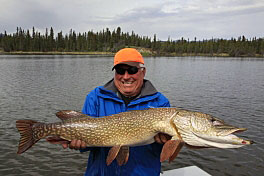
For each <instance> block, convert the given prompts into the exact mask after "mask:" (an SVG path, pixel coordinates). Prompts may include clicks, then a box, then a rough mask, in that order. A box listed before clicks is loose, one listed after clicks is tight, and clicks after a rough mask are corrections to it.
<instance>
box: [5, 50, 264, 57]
mask: <svg viewBox="0 0 264 176" xmlns="http://www.w3.org/2000/svg"><path fill="white" fill-rule="evenodd" d="M141 54H142V55H143V56H144V57H148V56H150V57H151V56H153V57H162V56H165V57H197V56H198V57H199V56H204V57H257V58H264V55H260V54H255V55H254V56H252V55H250V56H248V55H241V56H230V55H229V54H228V53H213V54H209V53H160V54H157V53H156V52H151V51H143V52H141ZM0 55H101V56H114V55H115V53H113V52H103V51H85V52H59V51H52V52H49V51H48V52H34V51H28V52H25V51H12V52H4V51H1V50H0Z"/></svg>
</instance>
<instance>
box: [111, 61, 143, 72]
mask: <svg viewBox="0 0 264 176" xmlns="http://www.w3.org/2000/svg"><path fill="white" fill-rule="evenodd" d="M117 65H129V66H136V67H137V66H140V67H142V66H143V65H144V64H142V63H140V62H120V63H118V64H116V65H115V66H114V67H113V68H112V71H113V70H114V69H115V67H116V66H117Z"/></svg>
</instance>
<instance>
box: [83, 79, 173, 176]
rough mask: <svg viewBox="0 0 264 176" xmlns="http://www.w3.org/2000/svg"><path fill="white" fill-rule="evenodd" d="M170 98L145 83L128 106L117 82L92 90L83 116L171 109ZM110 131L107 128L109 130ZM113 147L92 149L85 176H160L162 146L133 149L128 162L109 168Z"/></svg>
mask: <svg viewBox="0 0 264 176" xmlns="http://www.w3.org/2000/svg"><path fill="white" fill-rule="evenodd" d="M169 106H170V103H169V101H168V99H167V98H166V97H165V96H163V95H162V94H161V93H160V92H157V91H156V89H155V88H154V87H153V85H152V84H151V83H150V81H147V80H144V86H143V88H142V91H141V94H140V95H139V97H137V98H136V99H134V100H132V101H131V102H130V103H129V104H128V105H126V104H125V103H124V101H123V100H122V99H121V98H120V97H119V96H118V91H117V90H116V88H115V86H114V85H113V80H111V81H110V82H108V83H107V84H106V85H105V86H100V87H97V88H95V89H94V90H93V91H91V92H90V93H89V94H88V95H87V97H86V100H85V103H84V106H83V110H82V111H83V113H84V114H87V115H90V116H93V117H100V116H109V115H112V114H117V113H120V112H124V111H128V110H143V109H146V108H150V107H169ZM106 130H107V129H106ZM109 149H110V148H109V147H89V148H87V149H86V150H90V155H89V160H88V164H87V169H86V173H85V175H89V176H95V175H96V176H97V175H98V176H103V175H109V176H114V175H125V176H130V175H133V176H135V175H140V176H144V175H148V176H149V175H150V176H155V175H156V176H158V175H160V168H161V163H160V153H161V149H162V145H161V144H158V143H153V144H149V145H145V146H137V147H130V149H129V159H128V162H127V163H126V164H125V165H123V166H121V167H120V166H119V165H118V164H117V162H116V160H114V161H113V162H112V163H111V164H110V165H109V166H107V165H106V157H107V154H108V151H109Z"/></svg>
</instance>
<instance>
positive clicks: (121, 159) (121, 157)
mask: <svg viewBox="0 0 264 176" xmlns="http://www.w3.org/2000/svg"><path fill="white" fill-rule="evenodd" d="M128 157H129V147H128V146H122V147H121V149H120V151H119V152H118V154H117V156H116V160H117V163H118V165H119V166H122V165H124V164H126V163H127V161H128Z"/></svg>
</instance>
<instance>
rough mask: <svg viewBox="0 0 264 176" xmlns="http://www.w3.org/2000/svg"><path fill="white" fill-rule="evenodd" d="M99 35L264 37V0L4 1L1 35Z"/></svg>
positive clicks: (0, 6) (0, 3)
mask: <svg viewBox="0 0 264 176" xmlns="http://www.w3.org/2000/svg"><path fill="white" fill-rule="evenodd" d="M17 26H18V27H22V28H23V29H32V27H33V26H34V27H35V28H36V29H37V30H38V31H40V32H44V31H45V28H50V27H53V29H54V30H55V32H59V31H62V32H63V33H64V34H65V33H69V31H70V29H73V30H75V31H76V32H86V31H89V30H93V31H100V30H102V29H105V28H109V29H110V30H111V31H112V30H113V29H116V28H117V27H118V26H119V27H121V30H122V31H123V32H129V33H131V31H132V30H133V31H134V32H135V33H136V34H139V35H140V36H149V37H152V38H153V35H154V34H156V35H157V38H158V39H161V40H166V39H168V37H170V38H171V39H174V40H176V39H179V38H181V37H184V38H189V39H190V40H193V39H194V37H197V39H210V38H212V37H213V38H225V39H230V38H231V37H235V38H236V37H238V36H241V35H245V36H246V37H247V38H250V37H255V36H256V37H264V0H75V1H74V0H0V32H4V31H7V32H8V33H13V32H15V31H16V27H17Z"/></svg>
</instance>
